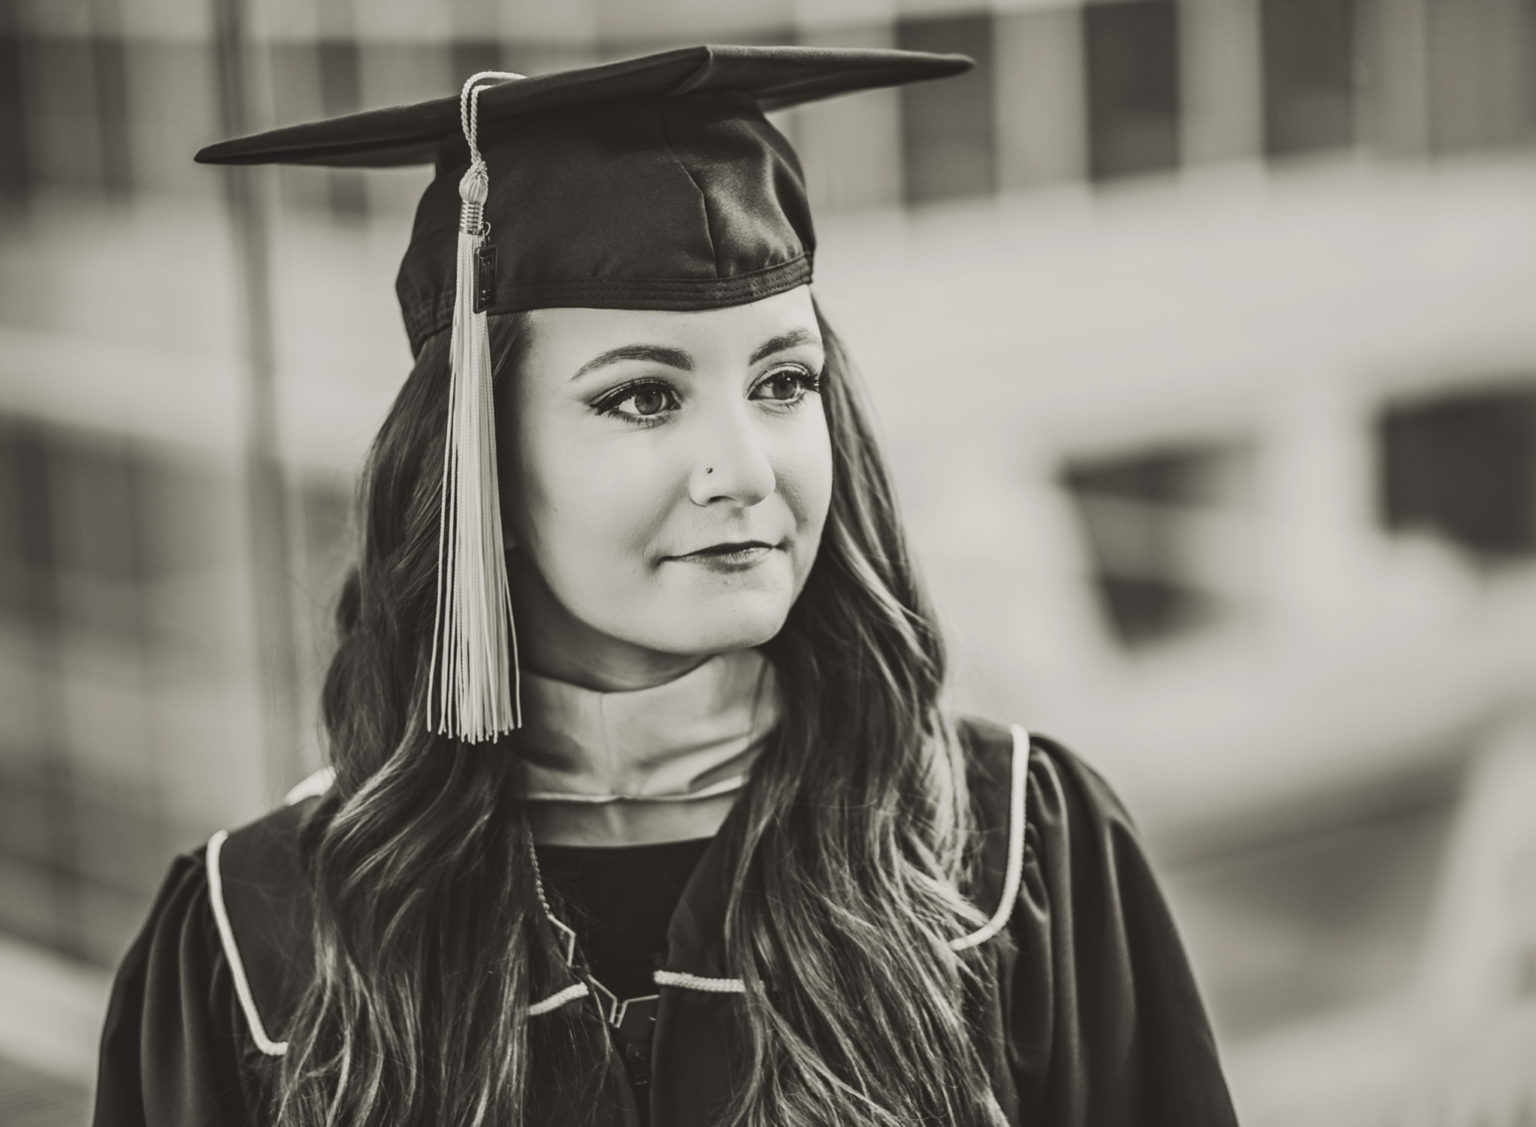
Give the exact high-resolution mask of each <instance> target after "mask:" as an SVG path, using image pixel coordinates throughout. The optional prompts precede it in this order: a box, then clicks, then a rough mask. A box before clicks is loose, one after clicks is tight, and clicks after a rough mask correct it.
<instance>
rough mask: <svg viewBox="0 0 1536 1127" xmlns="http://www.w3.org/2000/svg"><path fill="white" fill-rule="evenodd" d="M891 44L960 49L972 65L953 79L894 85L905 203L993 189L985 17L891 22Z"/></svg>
mask: <svg viewBox="0 0 1536 1127" xmlns="http://www.w3.org/2000/svg"><path fill="white" fill-rule="evenodd" d="M896 45H897V46H898V47H901V48H904V49H906V50H911V51H939V52H959V53H961V54H965V55H970V56H971V57H972V58H973V59H975V60H976V64H977V65H976V69H975V70H973V71H971V72H970V73H968V74H964V75H960V76H959V77H957V78H951V79H946V80H945V81H943V82H919V83H915V84H913V85H910V86H903V87H902V88H901V92H900V93H901V118H902V166H903V183H904V185H905V188H904V196H905V199H906V202H907V203H908V204H925V203H935V202H939V201H942V200H949V199H957V198H964V197H967V196H986V195H991V194H992V193H993V192H994V191H996V190H997V123H996V107H995V104H994V100H993V91H992V17H991V16H990V15H967V16H954V17H947V18H943V19H921V20H907V21H904V22H902V23H901V24H898V25H897V28H896Z"/></svg>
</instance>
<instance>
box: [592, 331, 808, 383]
mask: <svg viewBox="0 0 1536 1127" xmlns="http://www.w3.org/2000/svg"><path fill="white" fill-rule="evenodd" d="M805 344H813V345H817V346H820V345H821V338H820V337H819V336H817V335H816V334H815V333H813V332H811V331H810V330H809V329H791V330H790V331H789V332H787V333H780V334H779V335H778V336H776V337H773V338H771V339H770V340H766V341H764V342H763V343H762V344H761V345H759V346H758V348H757V351H755V352H753V353H752V357H751V359H750V360H749V361H748V363H750V364H756V363H757V362H758V361H759V360H764V359H766V358H768V357H769V356H772V355H773V354H774V353H775V352H783V351H784V350H785V349H787V348H797V347H799V346H800V345H805ZM624 360H646V361H649V362H650V363H652V364H665V365H666V366H667V367H669V368H677V369H679V370H681V371H684V372H691V371H693V357H692V356H690V355H688V353H686V352H684V351H683V350H682V349H680V348H665V347H663V346H662V345H659V344H626V345H621V346H620V347H618V348H610V349H609V350H608V351H607V352H600V353H598V354H597V355H596V356H594V357H593V358H592V359H590V360H588V361H587V362H586V363H585V364H583V365H582V366H581V367H580V368H578V369H577V370H576V374H575V375H574V376H572V377H571V379H572V380H579V379H581V377H582V376H584V375H586V374H587V373H588V372H591V371H595V370H596V369H598V368H602V367H606V366H607V365H609V364H617V363H619V362H621V361H624Z"/></svg>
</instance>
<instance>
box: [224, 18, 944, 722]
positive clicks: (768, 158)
mask: <svg viewBox="0 0 1536 1127" xmlns="http://www.w3.org/2000/svg"><path fill="white" fill-rule="evenodd" d="M972 65H973V64H972V61H971V60H970V59H968V58H966V57H964V56H961V55H934V54H926V53H921V52H913V51H893V50H846V49H841V48H824V47H738V46H727V47H719V46H715V47H686V48H680V49H677V50H672V51H664V52H660V53H658V54H653V55H647V56H644V57H642V58H638V59H628V60H624V61H621V62H615V63H608V64H604V65H600V66H591V67H582V68H579V69H575V70H567V71H561V72H558V73H554V74H543V75H536V76H533V77H524V76H521V75H514V74H509V73H505V72H482V73H480V74H477V75H474V76H472V77H471V78H470V79H469V80H468V81H466V82H465V83H464V86H463V89H462V90H461V92H460V94H459V95H458V96H457V97H454V96H449V97H445V98H437V99H434V100H432V101H428V102H420V103H417V104H415V105H409V106H397V107H393V108H390V109H381V110H370V111H366V112H363V113H355V114H349V115H347V116H344V117H338V118H333V119H330V120H328V121H318V122H311V123H307V124H303V125H294V126H288V127H285V128H282V129H274V130H270V131H268V132H265V133H259V134H256V135H254V136H250V137H242V138H238V139H235V140H231V141H223V142H220V143H218V144H215V145H210V146H208V147H207V148H205V149H203V150H202V151H201V152H199V153H198V154H197V159H198V161H200V162H202V163H204V164H306V165H322V166H331V167H362V168H387V167H394V166H398V165H405V164H418V163H427V162H431V163H433V164H434V165H435V166H436V176H435V177H434V178H433V180H432V182H431V184H430V185H428V187H427V189H426V192H425V193H424V194H423V196H422V198H421V202H420V204H419V205H418V207H417V209H416V218H415V224H414V228H413V231H412V235H411V241H410V244H409V246H408V247H407V249H406V252H405V258H404V260H403V262H402V263H401V266H400V272H399V275H398V277H397V279H396V292H397V294H398V296H399V299H400V309H401V313H402V315H403V316H404V319H405V326H406V333H407V335H408V337H409V339H410V343H411V349H412V352H413V353H416V354H419V353H420V351H421V349H422V346H423V344H424V343H425V341H426V340H427V338H429V337H431V336H433V335H434V334H436V333H439V332H441V331H443V330H445V329H451V330H452V338H451V349H450V352H451V357H452V360H451V363H452V368H453V378H452V381H451V390H450V409H449V422H448V449H447V458H446V461H445V465H444V482H443V521H442V527H441V533H440V536H441V540H440V544H439V556H438V598H437V614H438V621H437V626H436V628H435V631H434V638H433V642H434V648H433V655H432V670H431V674H430V676H431V678H432V680H431V682H430V683H429V692H428V695H429V706H428V711H429V716H428V725H429V727H435V729H436V730H437V731H438V732H440V733H442V734H447V735H453V736H455V737H457V738H459V739H463V740H467V741H470V742H477V741H480V740H485V739H494V738H495V737H496V736H497V735H499V734H501V733H502V732H505V731H509V730H511V729H512V728H516V727H518V726H520V724H521V716H520V709H519V704H518V700H517V697H518V693H517V685H516V678H517V657H516V639H515V635H514V633H513V631H512V629H511V598H510V595H509V593H508V587H507V576H506V561H505V556H504V552H503V539H502V529H501V515H500V507H499V500H498V491H497V485H496V441H495V433H494V429H493V418H492V415H493V412H492V406H491V360H490V348H489V343H488V336H487V330H486V315H487V313H511V312H517V311H521V310H530V309H541V308H550V307H565V306H583V307H596V308H605V309H676V310H691V309H713V308H719V307H723V306H729V305H739V304H744V303H746V302H751V301H757V300H759V299H761V298H765V297H769V296H772V295H773V294H776V293H782V292H784V291H785V290H789V289H793V288H794V287H796V286H799V285H803V284H805V283H806V282H809V281H810V280H811V266H812V258H813V254H814V251H815V233H814V230H813V228H812V225H811V216H810V209H809V206H808V204H807V200H806V192H805V179H804V175H803V173H802V172H801V169H800V164H799V160H798V159H797V158H796V156H795V153H794V150H793V149H792V148H791V147H790V144H789V142H788V141H787V140H786V139H785V138H784V136H783V134H781V133H780V132H779V131H778V130H777V129H775V128H774V127H773V125H772V124H770V123H769V122H768V121H767V119H766V118H765V116H764V114H765V113H766V112H770V111H773V110H778V109H784V108H787V107H790V106H795V105H799V104H801V103H804V102H810V101H815V100H817V99H820V98H826V97H830V96H832V95H834V94H841V93H846V92H851V91H856V90H867V89H876V88H880V87H889V86H899V85H903V84H906V83H909V82H917V81H922V80H925V79H934V78H943V77H947V76H949V75H954V74H959V73H961V72H962V71H965V70H968V69H970V67H971V66H972ZM440 668H441V672H442V677H441V678H440V679H439V678H438V673H439V669H440ZM434 697H435V698H436V699H435V702H433V700H432V698H434ZM433 703H435V704H436V705H437V707H436V709H434V708H433ZM434 714H435V715H436V717H437V719H436V721H435V723H434V720H433V715H434Z"/></svg>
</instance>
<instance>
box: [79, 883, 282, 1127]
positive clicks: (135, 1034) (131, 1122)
mask: <svg viewBox="0 0 1536 1127" xmlns="http://www.w3.org/2000/svg"><path fill="white" fill-rule="evenodd" d="M248 1041H249V1035H248V1033H247V1032H246V1030H245V1029H244V1018H243V1015H242V1013H241V1011H240V1007H239V1000H238V997H237V996H236V993H235V988H234V982H233V978H232V976H231V974H230V970H229V964H228V962H227V961H226V959H225V956H224V951H223V948H222V946H221V944H220V942H219V935H218V929H217V925H216V924H215V922H214V917H213V910H212V907H211V905H210V900H209V888H208V879H207V869H206V867H205V864H204V860H203V858H202V857H201V856H200V855H196V856H194V855H184V856H181V857H178V858H177V859H176V861H175V862H174V863H173V864H172V866H171V869H170V872H169V873H168V874H167V875H166V878H165V881H164V883H163V884H162V885H161V887H160V892H159V894H158V895H157V896H156V898H155V902H154V906H153V907H152V908H151V909H150V913H149V919H148V921H147V922H146V923H145V925H144V927H143V929H142V930H141V931H140V932H139V934H138V937H137V938H135V939H134V941H133V945H132V946H131V947H129V949H128V953H127V954H126V955H125V956H124V958H123V961H122V964H121V966H120V967H119V968H118V971H117V976H116V978H115V980H114V981H113V984H112V994H111V1000H110V1001H109V1003H108V1006H107V1017H106V1024H105V1027H104V1028H103V1031H102V1037H101V1050H100V1061H99V1066H98V1070H97V1081H96V1106H95V1115H94V1117H93V1119H92V1122H93V1124H94V1125H95V1127H194V1125H196V1127H254V1125H255V1123H256V1122H258V1119H259V1116H258V1114H257V1107H258V1105H257V1104H256V1103H255V1100H256V1099H257V1098H258V1097H257V1095H256V1092H255V1084H254V1077H253V1076H252V1075H251V1074H250V1072H249V1070H248V1068H247V1067H246V1066H245V1065H244V1064H243V1061H244V1060H245V1059H246V1054H247V1047H246V1046H247V1043H248Z"/></svg>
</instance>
